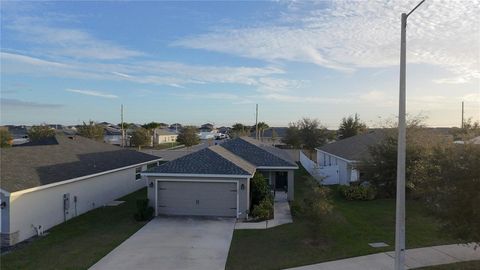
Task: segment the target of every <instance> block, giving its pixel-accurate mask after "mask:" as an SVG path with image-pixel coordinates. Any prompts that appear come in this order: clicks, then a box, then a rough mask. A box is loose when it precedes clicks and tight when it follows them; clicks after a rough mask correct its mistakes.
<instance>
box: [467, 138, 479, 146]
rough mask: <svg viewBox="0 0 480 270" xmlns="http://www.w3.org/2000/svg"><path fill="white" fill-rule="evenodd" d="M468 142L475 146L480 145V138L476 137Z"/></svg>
mask: <svg viewBox="0 0 480 270" xmlns="http://www.w3.org/2000/svg"><path fill="white" fill-rule="evenodd" d="M468 142H469V143H473V144H480V136H478V137H475V138H473V139H471V140H469V141H468Z"/></svg>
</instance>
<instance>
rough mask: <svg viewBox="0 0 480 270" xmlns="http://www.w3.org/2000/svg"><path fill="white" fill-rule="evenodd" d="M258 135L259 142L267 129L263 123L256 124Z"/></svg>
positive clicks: (266, 125)
mask: <svg viewBox="0 0 480 270" xmlns="http://www.w3.org/2000/svg"><path fill="white" fill-rule="evenodd" d="M257 127H258V131H259V135H260V140H263V134H264V133H265V130H267V129H268V128H269V126H268V124H267V123H265V122H259V123H258V124H257Z"/></svg>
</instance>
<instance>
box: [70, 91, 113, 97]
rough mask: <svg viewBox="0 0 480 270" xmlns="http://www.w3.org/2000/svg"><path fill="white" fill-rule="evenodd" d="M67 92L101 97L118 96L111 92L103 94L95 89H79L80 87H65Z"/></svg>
mask: <svg viewBox="0 0 480 270" xmlns="http://www.w3.org/2000/svg"><path fill="white" fill-rule="evenodd" d="M65 91H67V92H72V93H78V94H81V95H86V96H94V97H101V98H118V96H116V95H112V94H105V93H102V92H99V91H95V90H80V89H66V90H65Z"/></svg>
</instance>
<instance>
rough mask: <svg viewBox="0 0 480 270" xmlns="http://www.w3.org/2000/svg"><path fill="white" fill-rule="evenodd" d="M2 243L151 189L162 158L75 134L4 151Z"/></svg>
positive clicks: (0, 193)
mask: <svg viewBox="0 0 480 270" xmlns="http://www.w3.org/2000/svg"><path fill="white" fill-rule="evenodd" d="M0 158H1V163H0V165H1V170H0V200H1V202H0V205H1V242H2V246H9V245H14V244H17V243H19V242H21V241H23V240H25V239H28V238H30V237H32V236H35V235H37V234H41V233H42V232H43V231H46V230H48V229H49V228H51V227H53V226H55V225H57V224H60V223H62V222H65V221H67V220H69V219H71V218H73V217H76V216H78V215H81V214H83V213H85V212H87V211H90V210H92V209H95V208H97V207H101V206H104V205H105V204H107V203H109V202H112V201H113V200H115V199H117V198H119V197H122V196H124V195H126V194H129V193H131V192H134V191H136V190H138V189H140V188H143V187H145V185H146V181H145V179H142V178H141V175H140V172H141V171H142V170H147V168H150V167H151V166H156V165H158V163H159V161H160V160H161V158H159V157H157V156H152V155H148V154H145V153H141V152H137V151H133V150H125V149H122V148H120V147H117V146H113V145H110V144H105V143H103V142H97V141H94V140H90V139H87V138H84V137H80V136H75V135H66V134H63V133H59V134H57V135H56V136H55V137H52V138H50V139H49V140H46V141H45V142H35V143H33V142H31V143H26V144H23V145H19V146H14V147H10V148H1V149H0Z"/></svg>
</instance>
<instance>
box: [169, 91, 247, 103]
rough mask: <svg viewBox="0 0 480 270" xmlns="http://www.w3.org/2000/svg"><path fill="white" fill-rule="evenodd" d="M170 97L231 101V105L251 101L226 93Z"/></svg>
mask: <svg viewBox="0 0 480 270" xmlns="http://www.w3.org/2000/svg"><path fill="white" fill-rule="evenodd" d="M172 96H177V97H181V98H185V99H213V100H224V101H231V102H232V104H250V103H253V100H251V99H248V98H244V97H241V96H239V95H235V94H231V93H226V92H214V93H192V92H190V93H180V94H179V93H175V94H172Z"/></svg>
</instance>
